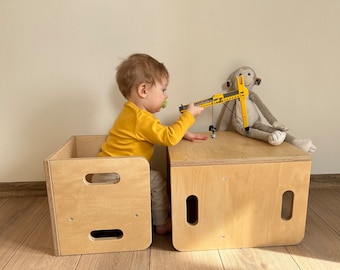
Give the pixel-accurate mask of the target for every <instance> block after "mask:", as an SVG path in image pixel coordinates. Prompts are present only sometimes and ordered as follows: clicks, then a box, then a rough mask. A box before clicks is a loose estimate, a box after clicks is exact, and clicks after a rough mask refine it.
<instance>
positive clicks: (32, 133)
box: [0, 88, 100, 182]
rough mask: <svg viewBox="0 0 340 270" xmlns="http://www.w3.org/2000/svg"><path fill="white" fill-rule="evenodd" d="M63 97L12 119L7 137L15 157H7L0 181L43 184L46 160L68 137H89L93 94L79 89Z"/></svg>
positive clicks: (46, 99)
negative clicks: (85, 135)
mask: <svg viewBox="0 0 340 270" xmlns="http://www.w3.org/2000/svg"><path fill="white" fill-rule="evenodd" d="M63 93H66V94H64V95H59V96H56V95H51V96H46V97H44V98H40V99H42V102H41V103H40V106H39V107H34V106H33V105H32V106H30V107H28V109H27V113H23V114H22V115H17V116H16V120H15V128H14V130H11V131H10V132H11V134H9V137H10V140H12V142H11V143H10V145H12V149H11V151H13V152H12V153H15V154H13V155H11V154H12V153H11V154H10V155H8V158H9V160H8V164H6V165H5V166H4V168H3V169H2V172H1V174H2V177H1V178H2V179H0V181H1V180H2V181H6V182H8V181H42V180H44V169H43V160H44V159H45V158H46V157H48V156H49V155H50V154H52V153H53V152H54V151H55V150H56V149H57V148H58V147H60V146H61V145H62V144H63V143H64V142H65V141H66V140H67V139H68V138H69V137H70V136H72V135H82V134H91V130H92V133H93V130H95V128H94V127H95V126H96V123H97V122H98V112H99V111H98V110H99V108H98V107H99V105H100V104H98V103H96V102H94V96H93V95H95V93H94V91H92V90H91V91H90V90H89V89H85V90H84V89H80V88H79V89H76V90H75V89H69V90H63ZM27 102H29V100H27ZM35 104H37V103H36V102H35ZM13 146H14V148H13Z"/></svg>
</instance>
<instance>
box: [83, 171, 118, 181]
mask: <svg viewBox="0 0 340 270" xmlns="http://www.w3.org/2000/svg"><path fill="white" fill-rule="evenodd" d="M85 180H86V182H88V183H89V184H118V183H119V182H120V175H119V174H118V173H115V172H112V173H90V174H87V175H85Z"/></svg>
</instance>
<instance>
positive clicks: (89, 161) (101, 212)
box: [44, 136, 152, 255]
mask: <svg viewBox="0 0 340 270" xmlns="http://www.w3.org/2000/svg"><path fill="white" fill-rule="evenodd" d="M105 138H106V137H105V136H74V137H71V138H70V139H69V140H68V141H67V142H66V143H65V144H64V145H63V146H62V147H61V148H60V149H58V150H57V151H56V152H55V153H54V154H52V155H51V156H50V157H48V158H47V159H46V160H45V161H44V165H45V174H46V184H47V192H48V199H49V207H50V214H51V220H52V230H53V241H54V249H55V254H56V255H69V254H86V253H99V252H114V251H128V250H142V249H146V248H148V247H149V245H150V244H151V239H152V233H151V232H152V226H151V205H150V204H151V203H150V169H149V163H148V161H147V160H146V159H144V158H141V157H114V158H113V157H108V158H98V157H97V154H98V153H99V150H100V147H101V144H102V143H103V142H104V140H105ZM103 173H113V174H114V175H115V176H117V179H118V180H117V181H102V182H97V183H93V182H92V180H91V177H92V175H93V174H99V175H100V174H103Z"/></svg>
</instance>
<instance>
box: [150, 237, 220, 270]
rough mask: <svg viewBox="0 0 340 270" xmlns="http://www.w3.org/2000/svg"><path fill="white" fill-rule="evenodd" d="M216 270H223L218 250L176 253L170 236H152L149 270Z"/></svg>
mask: <svg viewBox="0 0 340 270" xmlns="http://www.w3.org/2000/svg"><path fill="white" fill-rule="evenodd" d="M159 269H162V270H176V269H185V270H210V269H211V270H218V269H224V268H223V264H222V261H221V259H220V256H219V253H218V250H206V251H187V252H179V251H176V250H175V249H174V248H173V246H172V242H171V236H170V235H167V236H159V235H154V238H153V244H152V246H151V258H150V270H159Z"/></svg>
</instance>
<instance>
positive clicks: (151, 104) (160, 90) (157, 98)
mask: <svg viewBox="0 0 340 270" xmlns="http://www.w3.org/2000/svg"><path fill="white" fill-rule="evenodd" d="M167 86H168V80H167V79H165V78H163V79H162V81H161V82H158V81H157V82H156V83H155V84H154V85H153V86H150V87H149V88H148V98H147V100H148V102H147V106H146V107H145V108H146V110H147V111H148V112H151V113H156V112H159V111H160V109H161V108H162V105H163V103H164V101H165V100H166V99H167V98H168V93H167V91H166V87H167Z"/></svg>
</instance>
